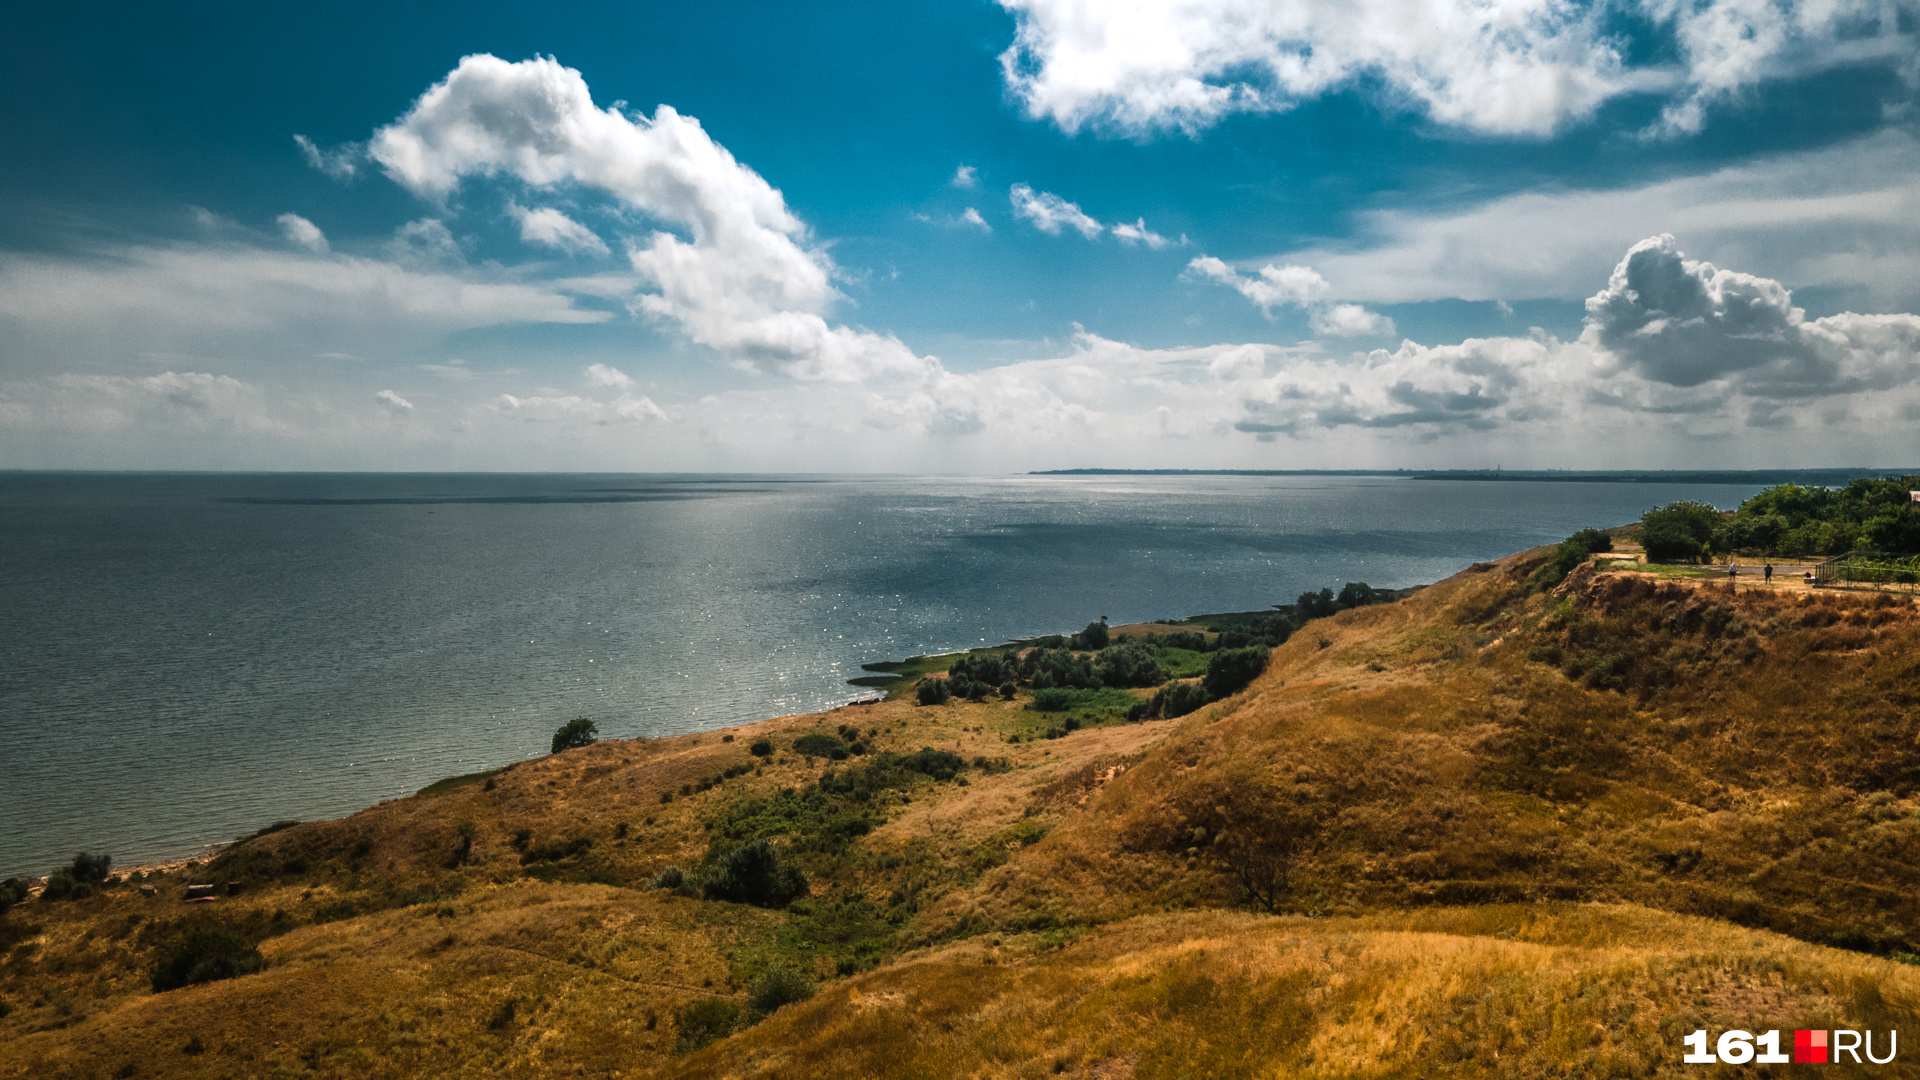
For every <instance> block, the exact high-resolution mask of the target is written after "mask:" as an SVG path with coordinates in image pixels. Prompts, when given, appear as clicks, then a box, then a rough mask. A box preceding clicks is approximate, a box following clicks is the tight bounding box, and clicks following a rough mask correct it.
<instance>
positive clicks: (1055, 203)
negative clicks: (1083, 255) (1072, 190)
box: [1007, 184, 1106, 240]
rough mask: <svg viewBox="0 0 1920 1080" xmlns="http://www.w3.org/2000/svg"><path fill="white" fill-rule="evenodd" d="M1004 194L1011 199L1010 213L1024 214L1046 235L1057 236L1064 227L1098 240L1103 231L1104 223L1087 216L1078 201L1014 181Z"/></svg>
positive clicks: (1104, 228) (1104, 229)
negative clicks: (1072, 201)
mask: <svg viewBox="0 0 1920 1080" xmlns="http://www.w3.org/2000/svg"><path fill="white" fill-rule="evenodd" d="M1007 196H1008V199H1009V200H1010V201H1011V202H1012V203H1013V216H1015V217H1018V218H1025V219H1026V220H1028V221H1030V222H1032V223H1033V227H1034V228H1036V229H1039V230H1040V231H1041V232H1043V233H1046V234H1047V235H1048V236H1059V235H1060V230H1061V229H1063V228H1067V229H1072V230H1073V231H1074V232H1077V233H1079V234H1080V235H1081V236H1084V237H1086V238H1087V239H1089V240H1097V239H1099V237H1100V234H1101V233H1103V232H1105V231H1106V226H1104V225H1102V224H1100V223H1099V222H1098V221H1095V220H1094V219H1093V218H1092V217H1090V216H1088V215H1087V213H1086V212H1085V211H1083V210H1081V209H1080V204H1078V203H1070V202H1068V201H1067V200H1065V199H1063V198H1061V197H1060V196H1058V195H1055V194H1053V193H1052V192H1047V191H1035V190H1033V189H1032V188H1031V187H1028V186H1027V185H1025V184H1015V185H1013V187H1012V188H1011V189H1009V190H1008V192H1007Z"/></svg>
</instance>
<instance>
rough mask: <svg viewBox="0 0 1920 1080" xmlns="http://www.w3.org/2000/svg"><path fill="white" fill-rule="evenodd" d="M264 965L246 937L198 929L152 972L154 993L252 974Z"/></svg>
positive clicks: (257, 951)
mask: <svg viewBox="0 0 1920 1080" xmlns="http://www.w3.org/2000/svg"><path fill="white" fill-rule="evenodd" d="M266 966H267V958H266V957H264V956H261V955H260V950H259V949H256V948H254V947H253V946H252V945H251V944H249V943H248V942H247V939H246V938H243V937H241V936H240V935H239V934H237V933H235V932H234V931H232V930H197V931H195V932H194V933H193V934H192V935H190V936H189V937H188V938H187V939H186V940H185V941H183V942H181V943H180V944H179V945H176V946H174V948H173V950H172V951H170V952H169V953H167V955H166V957H165V958H164V959H162V960H161V961H160V962H159V963H158V964H156V965H154V969H153V988H154V990H155V991H156V992H164V991H167V990H177V989H179V988H180V987H183V986H193V985H195V984H197V983H206V982H217V981H219V980H221V979H231V978H235V977H237V976H240V975H251V974H253V973H254V972H256V971H259V970H261V969H262V968H265V967H266Z"/></svg>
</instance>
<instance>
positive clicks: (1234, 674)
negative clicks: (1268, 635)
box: [1189, 645, 1273, 711]
mask: <svg viewBox="0 0 1920 1080" xmlns="http://www.w3.org/2000/svg"><path fill="white" fill-rule="evenodd" d="M1272 654H1273V651H1272V650H1271V649H1264V648H1261V647H1259V646H1257V645H1256V646H1253V647H1251V648H1246V649H1223V650H1221V651H1220V652H1217V653H1214V654H1213V656H1212V657H1211V658H1209V659H1208V660H1207V674H1206V676H1205V677H1204V678H1202V679H1201V680H1200V685H1201V687H1202V688H1203V689H1204V690H1205V691H1206V695H1207V697H1208V698H1209V699H1211V700H1213V701H1218V700H1220V699H1221V698H1223V697H1226V696H1227V695H1229V694H1236V693H1239V692H1240V691H1241V690H1243V689H1245V688H1246V686H1247V684H1248V683H1251V682H1252V681H1253V680H1255V679H1257V678H1259V677H1260V673H1261V672H1263V671H1265V670H1267V658H1268V657H1269V656H1271V655H1272ZM1196 708H1197V706H1196ZM1189 711H1191V710H1189Z"/></svg>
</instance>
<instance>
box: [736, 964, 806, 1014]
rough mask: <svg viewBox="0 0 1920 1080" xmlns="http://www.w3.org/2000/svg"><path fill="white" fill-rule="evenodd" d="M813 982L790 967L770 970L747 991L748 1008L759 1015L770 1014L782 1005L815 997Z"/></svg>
mask: <svg viewBox="0 0 1920 1080" xmlns="http://www.w3.org/2000/svg"><path fill="white" fill-rule="evenodd" d="M813 990H814V987H813V980H812V979H809V978H807V977H806V976H805V975H804V974H802V973H800V972H799V971H796V970H794V969H793V968H790V967H776V968H770V969H768V971H767V973H766V974H764V975H762V976H760V977H759V978H758V979H755V980H754V981H753V986H752V987H750V988H748V990H747V1007H748V1008H750V1009H752V1010H753V1011H754V1012H757V1013H770V1012H773V1011H775V1010H776V1009H778V1008H780V1006H782V1005H792V1004H793V1003H795V1002H798V1001H805V1000H807V999H808V998H810V997H812V996H813Z"/></svg>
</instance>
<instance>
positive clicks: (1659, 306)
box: [1582, 234, 1920, 398]
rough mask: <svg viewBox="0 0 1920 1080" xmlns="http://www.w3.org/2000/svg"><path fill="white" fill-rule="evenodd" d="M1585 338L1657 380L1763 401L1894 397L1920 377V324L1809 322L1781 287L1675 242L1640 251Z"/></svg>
mask: <svg viewBox="0 0 1920 1080" xmlns="http://www.w3.org/2000/svg"><path fill="white" fill-rule="evenodd" d="M1582 338H1583V340H1586V341H1589V342H1590V343H1592V344H1594V345H1596V346H1598V347H1599V348H1601V349H1603V350H1605V351H1606V352H1607V353H1608V354H1609V355H1611V356H1612V357H1613V358H1614V359H1615V360H1616V362H1617V363H1618V364H1619V365H1620V366H1621V367H1623V368H1626V369H1629V370H1631V371H1634V372H1636V373H1638V374H1640V375H1642V376H1645V377H1646V378H1647V379H1649V380H1652V381H1653V382H1657V383H1663V384H1666V385H1668V386H1675V387H1683V388H1685V387H1697V386H1700V385H1702V384H1704V383H1709V382H1715V381H1720V382H1724V383H1726V384H1728V385H1729V386H1731V387H1735V388H1737V389H1739V390H1740V391H1742V392H1744V393H1747V394H1751V395H1754V396H1757V397H1770V398H1778V397H1806V396H1826V395H1831V394H1841V393H1850V392H1853V391H1857V390H1862V389H1868V388H1878V389H1884V388H1886V387H1888V386H1891V385H1895V384H1898V383H1904V382H1908V381H1911V380H1912V379H1914V378H1915V377H1916V376H1920V366H1916V354H1915V350H1914V344H1915V342H1916V341H1920V318H1916V317H1915V316H1912V315H1855V314H1851V313H1849V314H1843V315H1834V316H1828V317H1827V318H1824V319H1817V320H1813V321H1808V320H1807V318H1806V313H1805V312H1804V311H1802V310H1801V309H1800V308H1797V307H1794V306H1793V298H1792V294H1791V293H1790V292H1788V290H1787V288H1786V286H1784V285H1782V284H1780V283H1779V282H1778V281H1774V280H1772V279H1770V278H1763V277H1756V276H1754V275H1752V274H1744V273H1740V272H1739V271H1735V270H1722V269H1719V268H1717V267H1715V266H1714V265H1713V264H1712V263H1708V262H1696V261H1693V260H1691V259H1688V258H1686V256H1685V254H1684V253H1682V252H1681V251H1680V249H1679V246H1678V244H1677V243H1676V242H1675V241H1674V238H1673V237H1672V236H1670V235H1666V234H1662V235H1660V236H1656V237H1652V238H1650V239H1647V240H1643V241H1641V242H1640V243H1638V244H1635V245H1634V246H1633V247H1632V248H1631V249H1630V250H1629V251H1628V252H1627V255H1626V257H1625V258H1623V259H1621V260H1620V263H1619V265H1617V266H1616V267H1614V270H1613V275H1612V276H1611V277H1610V278H1609V279H1608V281H1607V287H1606V288H1605V289H1603V290H1602V291H1600V292H1599V293H1597V294H1595V295H1594V296H1592V297H1591V298H1589V299H1588V300H1587V325H1586V331H1585V333H1584V334H1583V335H1582Z"/></svg>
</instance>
